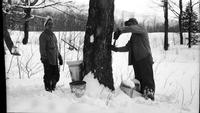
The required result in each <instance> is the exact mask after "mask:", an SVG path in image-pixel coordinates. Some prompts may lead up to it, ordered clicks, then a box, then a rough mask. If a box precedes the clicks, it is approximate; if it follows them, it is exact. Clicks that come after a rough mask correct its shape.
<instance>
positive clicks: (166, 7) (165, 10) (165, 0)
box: [164, 0, 169, 50]
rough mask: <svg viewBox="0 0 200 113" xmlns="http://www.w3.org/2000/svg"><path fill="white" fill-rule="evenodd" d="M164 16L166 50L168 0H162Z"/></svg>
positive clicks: (166, 45)
mask: <svg viewBox="0 0 200 113" xmlns="http://www.w3.org/2000/svg"><path fill="white" fill-rule="evenodd" d="M164 17H165V36H164V50H168V46H169V44H168V0H164Z"/></svg>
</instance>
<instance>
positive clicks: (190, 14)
mask: <svg viewBox="0 0 200 113" xmlns="http://www.w3.org/2000/svg"><path fill="white" fill-rule="evenodd" d="M191 24H192V0H190V11H189V27H188V47H189V48H191V32H192V28H191V26H192V25H191Z"/></svg>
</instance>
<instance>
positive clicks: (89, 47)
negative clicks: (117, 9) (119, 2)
mask: <svg viewBox="0 0 200 113" xmlns="http://www.w3.org/2000/svg"><path fill="white" fill-rule="evenodd" d="M113 27H114V0H90V3H89V15H88V21H87V25H86V31H85V37H84V38H85V40H84V48H83V64H84V75H86V74H88V73H89V72H93V73H94V76H95V77H96V78H97V79H98V81H99V83H100V84H103V85H104V86H106V87H108V88H109V89H111V90H114V83H113V76H112V56H111V50H110V45H111V41H112V33H113ZM92 35H93V37H94V42H91V41H90V38H91V36H92Z"/></svg>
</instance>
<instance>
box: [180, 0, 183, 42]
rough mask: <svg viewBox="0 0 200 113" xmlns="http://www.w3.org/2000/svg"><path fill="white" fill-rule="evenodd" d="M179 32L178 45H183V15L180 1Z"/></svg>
mask: <svg viewBox="0 0 200 113" xmlns="http://www.w3.org/2000/svg"><path fill="white" fill-rule="evenodd" d="M179 9H180V14H179V31H180V44H183V30H182V15H183V4H182V0H179Z"/></svg>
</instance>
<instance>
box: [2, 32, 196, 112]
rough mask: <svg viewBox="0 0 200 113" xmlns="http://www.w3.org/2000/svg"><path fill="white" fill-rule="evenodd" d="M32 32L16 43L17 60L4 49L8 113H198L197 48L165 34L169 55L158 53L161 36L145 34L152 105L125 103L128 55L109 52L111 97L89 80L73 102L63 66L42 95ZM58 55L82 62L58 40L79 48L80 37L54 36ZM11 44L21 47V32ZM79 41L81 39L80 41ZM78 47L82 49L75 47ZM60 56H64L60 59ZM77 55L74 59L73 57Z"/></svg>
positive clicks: (120, 42)
mask: <svg viewBox="0 0 200 113" xmlns="http://www.w3.org/2000/svg"><path fill="white" fill-rule="evenodd" d="M40 33H41V32H31V33H30V38H29V39H30V40H29V42H30V43H28V44H27V45H22V44H21V43H16V45H17V46H18V47H19V49H20V53H21V56H19V57H17V56H12V55H10V53H9V52H8V50H6V55H5V66H6V72H7V74H6V89H7V111H8V112H64V113H94V112H95V113H198V110H199V55H200V54H199V45H195V46H192V48H190V49H188V47H187V46H186V43H187V42H186V41H185V40H184V45H179V35H178V34H176V33H170V34H169V44H170V47H169V50H168V51H164V50H163V36H164V34H163V33H149V39H150V44H151V48H152V54H153V58H154V65H153V69H154V79H155V83H156V92H155V101H151V100H145V99H144V98H142V97H140V96H137V95H136V94H135V95H134V96H133V98H129V96H127V95H126V94H125V93H123V92H122V91H121V90H120V89H119V85H120V83H121V81H125V80H127V79H130V78H134V71H133V69H132V66H128V60H127V59H128V53H118V52H112V56H113V59H112V61H113V65H112V66H113V78H114V83H115V88H116V90H115V91H114V92H110V91H109V90H108V88H105V87H104V86H102V85H100V84H99V83H98V82H97V80H96V79H94V78H93V75H92V74H91V73H90V74H88V75H87V76H86V77H85V78H84V80H85V81H86V82H87V84H86V92H85V95H83V96H82V97H81V98H76V97H75V96H74V95H73V94H71V92H70V87H69V82H71V78H70V73H69V69H68V66H67V64H66V62H65V63H64V65H63V66H60V75H61V76H60V81H59V82H58V84H57V88H56V91H54V92H53V93H49V92H46V91H45V90H44V84H43V66H42V64H41V62H40V54H39V47H38V37H39V35H40ZM56 36H57V38H58V42H59V44H60V45H59V47H60V51H61V55H62V56H63V59H64V60H65V61H70V60H77V58H78V59H81V58H82V52H80V53H79V54H77V53H76V51H70V50H68V49H67V48H68V45H64V42H63V41H61V39H65V40H67V39H69V37H77V38H76V40H75V43H76V44H77V45H79V44H80V45H81V44H82V42H83V37H84V33H83V32H71V33H69V32H68V33H64V32H56ZM11 37H13V40H14V41H15V42H18V41H19V42H21V40H22V39H21V37H23V33H22V32H16V31H15V32H13V31H12V32H11ZM129 37H130V34H123V35H121V36H120V38H119V39H118V40H117V43H116V45H117V46H123V45H125V44H126V42H127V41H128V40H129ZM80 39H81V40H80ZM80 48H82V46H80ZM64 53H65V54H64ZM77 56H78V57H77Z"/></svg>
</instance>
